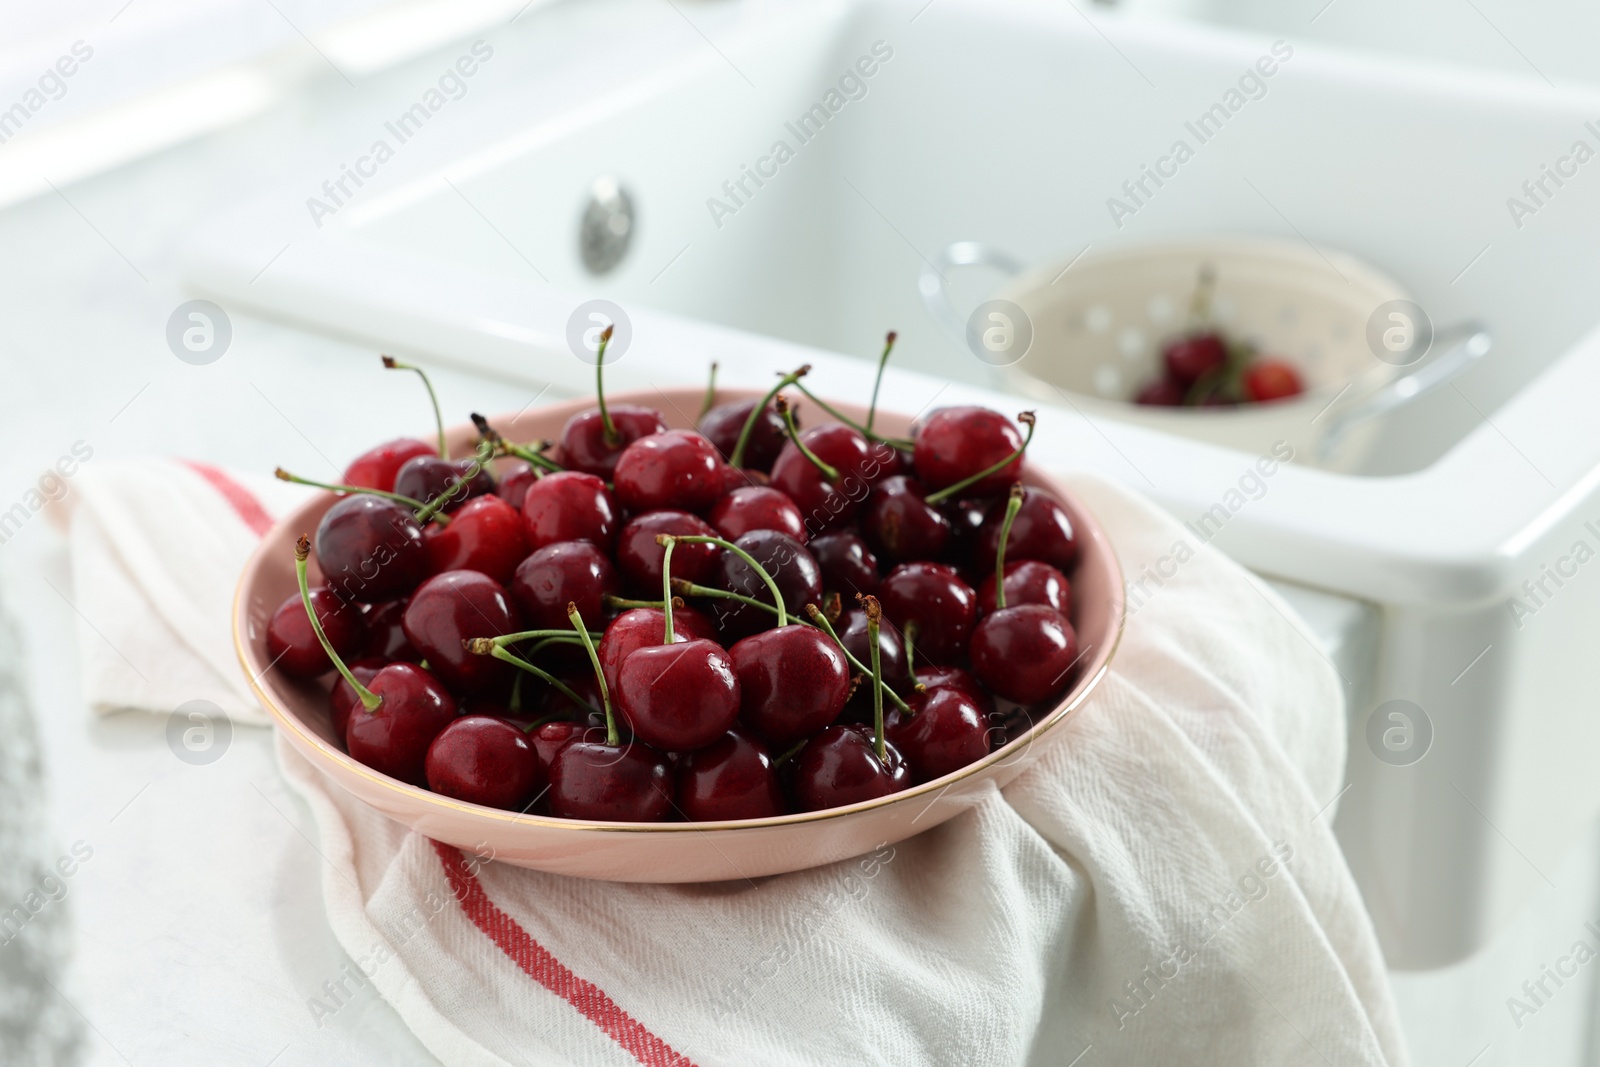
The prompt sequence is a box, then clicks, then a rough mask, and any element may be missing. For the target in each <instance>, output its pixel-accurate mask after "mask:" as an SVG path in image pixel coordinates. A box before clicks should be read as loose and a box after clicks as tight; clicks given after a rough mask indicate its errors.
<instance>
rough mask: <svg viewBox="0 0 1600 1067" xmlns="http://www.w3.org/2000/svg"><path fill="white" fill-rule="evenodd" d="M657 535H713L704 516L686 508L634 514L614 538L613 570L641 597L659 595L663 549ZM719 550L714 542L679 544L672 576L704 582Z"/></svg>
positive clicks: (713, 565)
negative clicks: (616, 570) (615, 545)
mask: <svg viewBox="0 0 1600 1067" xmlns="http://www.w3.org/2000/svg"><path fill="white" fill-rule="evenodd" d="M661 534H675V535H678V536H680V537H715V536H716V534H717V531H716V530H714V529H712V528H711V527H710V526H709V525H708V524H707V523H706V521H705V520H704V519H701V518H698V517H696V516H694V515H690V514H689V513H688V512H686V511H652V512H648V513H646V514H644V515H637V516H635V517H634V518H633V519H631V520H630V521H629V522H628V525H626V526H624V527H623V528H622V536H620V537H618V538H617V569H618V570H620V571H621V572H622V577H623V580H624V581H625V582H626V583H627V586H628V588H629V589H631V590H633V591H634V592H636V593H639V594H640V595H642V596H648V597H651V598H652V599H657V600H659V599H660V597H661V560H662V558H663V557H664V556H665V555H666V549H664V548H662V547H661V546H660V545H659V544H657V543H656V538H657V537H658V536H659V535H661ZM721 555H722V549H720V548H718V547H717V546H716V545H705V544H693V545H679V546H678V547H677V549H676V550H675V551H674V552H673V554H672V576H673V577H674V578H682V579H684V580H685V581H690V582H696V583H700V582H704V581H705V580H706V579H707V578H709V577H710V576H711V575H712V573H713V572H714V571H715V569H716V566H717V558H718V557H719V556H721Z"/></svg>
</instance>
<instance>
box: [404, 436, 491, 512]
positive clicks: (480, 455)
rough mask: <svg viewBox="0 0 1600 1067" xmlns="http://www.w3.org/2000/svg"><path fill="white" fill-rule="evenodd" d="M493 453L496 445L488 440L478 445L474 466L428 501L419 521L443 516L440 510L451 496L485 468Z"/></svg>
mask: <svg viewBox="0 0 1600 1067" xmlns="http://www.w3.org/2000/svg"><path fill="white" fill-rule="evenodd" d="M493 455H494V446H493V445H492V444H490V443H489V442H488V441H483V442H481V443H480V444H479V445H478V451H477V452H476V453H475V454H474V455H473V457H472V466H471V468H470V469H469V470H468V471H467V473H466V474H458V475H456V476H455V477H454V478H452V479H451V480H450V484H449V485H447V486H445V487H444V491H443V492H442V493H440V494H439V495H438V496H436V497H434V498H433V499H432V500H430V501H428V503H427V504H426V505H425V506H424V507H423V509H422V510H421V511H419V512H417V521H418V522H421V523H426V522H428V521H429V520H431V519H436V518H441V517H442V516H441V515H440V512H442V511H444V506H445V505H446V504H448V503H449V502H450V498H451V497H453V496H454V495H455V494H456V492H457V491H458V490H460V489H461V487H462V486H464V485H466V484H467V480H468V479H469V478H475V477H477V475H478V472H479V471H480V470H482V469H483V465H484V464H485V463H487V462H489V459H490V457H491V456H493Z"/></svg>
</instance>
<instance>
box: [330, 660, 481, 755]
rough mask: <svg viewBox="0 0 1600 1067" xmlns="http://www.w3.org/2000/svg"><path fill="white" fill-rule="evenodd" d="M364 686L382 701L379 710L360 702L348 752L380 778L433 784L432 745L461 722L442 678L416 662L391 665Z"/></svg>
mask: <svg viewBox="0 0 1600 1067" xmlns="http://www.w3.org/2000/svg"><path fill="white" fill-rule="evenodd" d="M364 684H365V685H366V686H367V688H368V689H370V690H372V692H373V693H375V694H377V695H378V696H379V697H381V698H382V702H381V703H380V704H379V705H378V707H377V709H376V710H374V711H368V710H367V709H366V708H365V707H364V706H362V705H361V704H360V702H359V701H358V702H357V704H356V707H355V708H353V709H352V710H351V712H350V721H349V723H348V724H347V725H346V726H345V734H344V737H345V748H346V749H347V750H348V751H349V753H350V755H351V756H353V757H354V758H356V759H358V760H360V761H361V762H362V763H365V764H366V765H367V766H368V767H371V768H372V769H373V770H375V771H377V772H379V773H380V774H387V775H388V776H389V777H391V778H398V779H400V781H402V782H409V783H410V784H412V785H427V784H428V778H427V773H426V771H425V769H424V764H425V761H426V760H427V756H428V746H429V745H431V744H433V739H434V738H435V737H438V736H439V731H440V730H443V729H444V728H445V727H446V726H448V725H450V723H451V722H452V721H454V720H455V717H456V702H455V699H454V698H453V697H451V696H450V693H449V692H448V691H447V690H446V689H445V687H444V686H443V685H441V684H440V682H439V680H438V679H437V678H435V677H434V676H433V675H432V674H430V673H428V672H427V671H425V670H423V669H422V668H421V667H418V666H416V665H415V664H411V663H391V664H389V665H388V666H387V667H385V668H383V669H382V670H380V671H379V672H378V673H377V674H375V675H373V676H372V681H370V682H366V683H364Z"/></svg>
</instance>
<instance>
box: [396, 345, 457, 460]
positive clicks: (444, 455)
mask: <svg viewBox="0 0 1600 1067" xmlns="http://www.w3.org/2000/svg"><path fill="white" fill-rule="evenodd" d="M383 365H384V366H385V367H387V368H389V369H390V370H409V371H416V372H417V377H418V378H421V379H422V384H423V386H424V387H425V388H426V389H427V390H428V400H429V401H430V402H432V404H433V425H434V426H435V427H436V428H437V429H438V431H439V458H440V459H449V458H450V450H449V448H447V447H446V446H445V443H444V416H443V415H441V414H439V397H438V395H437V394H436V393H434V391H433V383H432V382H430V381H429V380H428V372H427V371H425V370H423V369H422V368H421V367H416V366H412V365H411V364H410V363H401V362H400V361H399V360H397V359H395V358H394V357H393V356H384V357H383Z"/></svg>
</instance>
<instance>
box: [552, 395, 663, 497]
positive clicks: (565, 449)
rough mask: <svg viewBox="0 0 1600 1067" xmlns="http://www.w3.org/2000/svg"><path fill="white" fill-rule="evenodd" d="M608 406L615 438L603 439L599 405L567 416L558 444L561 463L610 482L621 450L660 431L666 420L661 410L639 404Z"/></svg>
mask: <svg viewBox="0 0 1600 1067" xmlns="http://www.w3.org/2000/svg"><path fill="white" fill-rule="evenodd" d="M607 410H608V411H609V412H610V413H611V424H612V426H614V427H615V428H616V431H617V436H616V440H614V441H607V440H606V430H605V424H604V423H603V422H602V421H601V419H600V409H599V408H590V409H589V410H588V411H580V412H578V414H576V415H574V416H572V418H570V419H568V420H567V424H566V425H565V426H563V427H562V428H561V438H560V440H559V442H558V447H559V448H560V462H561V465H562V466H563V467H566V468H567V469H568V470H574V471H582V472H583V473H585V474H593V475H596V476H597V477H599V478H601V479H603V480H605V481H608V482H609V481H610V480H611V476H612V474H613V473H614V472H615V471H616V469H617V458H618V457H619V456H621V455H622V452H623V450H624V449H626V448H627V447H628V446H629V445H631V444H633V443H634V442H635V441H637V440H639V439H640V438H641V437H648V436H650V435H651V434H653V433H661V432H662V431H663V430H665V429H666V428H667V424H666V423H665V422H663V421H662V419H661V412H659V411H656V410H655V409H653V408H647V407H641V406H640V405H638V404H610V405H607Z"/></svg>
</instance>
